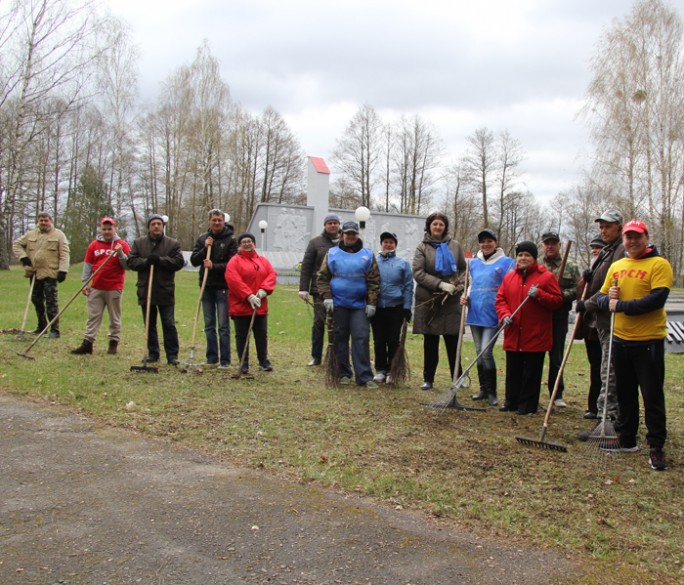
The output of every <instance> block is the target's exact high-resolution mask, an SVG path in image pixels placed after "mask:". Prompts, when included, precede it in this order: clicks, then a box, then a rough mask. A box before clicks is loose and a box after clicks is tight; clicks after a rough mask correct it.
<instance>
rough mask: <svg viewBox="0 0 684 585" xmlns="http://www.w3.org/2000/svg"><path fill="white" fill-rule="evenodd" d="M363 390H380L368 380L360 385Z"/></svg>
mask: <svg viewBox="0 0 684 585" xmlns="http://www.w3.org/2000/svg"><path fill="white" fill-rule="evenodd" d="M362 386H363V387H364V388H369V389H370V390H375V389H376V388H380V386H378V385H377V384H376V383H375V382H374V381H373V380H369V381H368V382H366V383H365V384H362Z"/></svg>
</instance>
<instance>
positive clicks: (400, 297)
mask: <svg viewBox="0 0 684 585" xmlns="http://www.w3.org/2000/svg"><path fill="white" fill-rule="evenodd" d="M376 259H377V262H378V268H379V269H380V297H379V298H378V307H380V308H382V309H387V308H390V307H402V308H404V309H410V308H411V303H412V301H413V271H412V270H411V265H410V264H409V263H408V262H407V261H406V260H404V259H403V258H400V257H399V256H397V254H396V252H389V253H388V254H387V255H386V256H384V255H383V254H378V255H377V258H376Z"/></svg>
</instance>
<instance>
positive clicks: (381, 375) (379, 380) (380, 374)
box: [373, 372, 387, 384]
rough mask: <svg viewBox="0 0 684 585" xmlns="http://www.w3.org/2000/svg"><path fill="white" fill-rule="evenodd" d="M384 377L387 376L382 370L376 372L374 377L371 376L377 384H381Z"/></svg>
mask: <svg viewBox="0 0 684 585" xmlns="http://www.w3.org/2000/svg"><path fill="white" fill-rule="evenodd" d="M386 378H387V376H385V373H384V372H378V373H377V374H375V377H374V378H373V382H377V383H378V384H382V383H383V382H384V381H385V379H386Z"/></svg>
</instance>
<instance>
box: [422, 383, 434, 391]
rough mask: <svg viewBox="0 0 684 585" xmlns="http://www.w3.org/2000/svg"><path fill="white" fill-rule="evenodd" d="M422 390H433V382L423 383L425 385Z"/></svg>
mask: <svg viewBox="0 0 684 585" xmlns="http://www.w3.org/2000/svg"><path fill="white" fill-rule="evenodd" d="M420 389H421V390H432V382H423V385H422V386H421V387H420Z"/></svg>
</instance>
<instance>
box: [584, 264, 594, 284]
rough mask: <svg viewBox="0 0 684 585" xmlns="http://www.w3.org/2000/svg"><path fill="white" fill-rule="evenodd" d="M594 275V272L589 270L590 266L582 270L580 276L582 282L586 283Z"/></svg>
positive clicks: (588, 282)
mask: <svg viewBox="0 0 684 585" xmlns="http://www.w3.org/2000/svg"><path fill="white" fill-rule="evenodd" d="M593 276H594V272H593V271H592V270H591V268H587V269H586V270H585V271H584V272H582V278H583V279H584V282H585V283H586V284H590V283H591V279H592V278H593Z"/></svg>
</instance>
